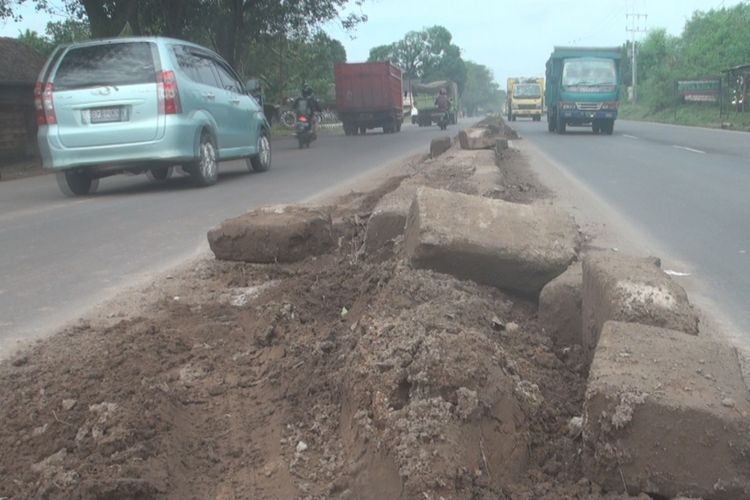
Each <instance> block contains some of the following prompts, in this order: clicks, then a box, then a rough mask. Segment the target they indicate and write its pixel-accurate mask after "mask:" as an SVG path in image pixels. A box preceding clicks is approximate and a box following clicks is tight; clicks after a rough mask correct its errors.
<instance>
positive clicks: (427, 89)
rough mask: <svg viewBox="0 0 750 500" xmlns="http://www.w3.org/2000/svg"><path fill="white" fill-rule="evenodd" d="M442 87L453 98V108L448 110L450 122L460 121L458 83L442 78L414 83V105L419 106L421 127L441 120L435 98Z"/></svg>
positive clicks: (418, 118) (418, 120) (412, 87)
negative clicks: (436, 80) (440, 79)
mask: <svg viewBox="0 0 750 500" xmlns="http://www.w3.org/2000/svg"><path fill="white" fill-rule="evenodd" d="M440 89H445V90H446V91H447V92H448V97H450V99H451V103H452V105H451V109H450V111H449V112H448V115H449V119H448V123H449V124H451V125H455V124H456V123H458V109H459V97H458V85H457V84H456V82H451V81H448V80H442V81H438V82H431V83H414V84H412V86H411V91H412V96H413V101H414V106H415V107H416V108H417V113H418V114H417V124H419V126H420V127H429V126H430V125H432V124H433V123H438V121H439V120H440V112H439V111H438V110H437V108H436V107H435V98H436V97H437V95H438V94H439V93H440Z"/></svg>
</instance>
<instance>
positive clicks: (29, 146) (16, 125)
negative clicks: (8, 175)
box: [0, 37, 44, 163]
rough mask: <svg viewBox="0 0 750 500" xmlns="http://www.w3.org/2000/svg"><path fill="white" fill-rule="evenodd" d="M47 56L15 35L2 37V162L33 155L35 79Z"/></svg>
mask: <svg viewBox="0 0 750 500" xmlns="http://www.w3.org/2000/svg"><path fill="white" fill-rule="evenodd" d="M43 65H44V58H43V57H42V56H40V55H39V54H37V53H36V51H34V50H33V49H31V48H29V47H27V46H26V45H24V44H22V43H20V42H18V41H17V40H15V39H13V38H3V37H0V163H6V162H8V161H12V160H16V159H19V158H24V157H29V156H34V155H35V154H36V152H37V147H36V120H35V118H34V83H35V82H36V79H37V76H38V75H39V71H41V69H42V66H43Z"/></svg>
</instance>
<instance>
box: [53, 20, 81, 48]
mask: <svg viewBox="0 0 750 500" xmlns="http://www.w3.org/2000/svg"><path fill="white" fill-rule="evenodd" d="M45 33H46V34H47V38H48V39H49V40H50V42H51V43H52V44H53V45H55V46H56V45H60V44H61V43H71V42H77V41H81V40H87V39H89V38H91V27H90V26H89V23H88V21H86V20H78V19H74V18H69V19H66V20H65V21H55V22H49V23H47V28H46V29H45Z"/></svg>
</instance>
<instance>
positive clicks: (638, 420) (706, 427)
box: [583, 321, 750, 498]
mask: <svg viewBox="0 0 750 500" xmlns="http://www.w3.org/2000/svg"><path fill="white" fill-rule="evenodd" d="M583 438H584V457H583V458H584V460H583V464H584V473H585V474H586V477H588V478H589V479H591V480H592V481H594V482H596V483H598V484H600V485H602V486H603V487H604V488H605V489H606V490H609V491H618V492H623V490H624V489H625V488H626V486H625V485H627V490H628V492H629V493H630V494H634V495H635V494H638V493H641V492H645V493H649V494H651V495H658V496H659V497H662V498H672V497H675V496H678V495H685V496H691V497H703V498H748V497H750V402H749V401H748V396H747V391H746V388H745V386H744V383H743V380H742V375H741V373H740V367H739V363H738V359H737V355H736V352H735V350H734V349H733V348H732V347H731V346H729V345H726V344H723V343H719V342H714V341H711V340H707V339H704V338H701V337H695V336H689V335H685V334H684V333H682V332H678V331H674V330H667V329H663V328H657V327H653V326H646V325H641V324H636V323H622V322H614V321H609V322H607V323H605V324H604V327H603V329H602V334H601V338H600V340H599V345H598V347H597V349H596V354H595V356H594V362H593V364H592V365H591V371H590V373H589V380H588V387H587V390H586V400H585V404H584V430H583Z"/></svg>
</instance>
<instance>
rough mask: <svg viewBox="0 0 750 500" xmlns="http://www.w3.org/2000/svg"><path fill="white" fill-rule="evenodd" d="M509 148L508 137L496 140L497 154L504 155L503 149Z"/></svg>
mask: <svg viewBox="0 0 750 500" xmlns="http://www.w3.org/2000/svg"><path fill="white" fill-rule="evenodd" d="M506 149H508V139H505V138H500V139H497V140H496V141H495V154H496V155H498V156H502V154H503V151H505V150H506Z"/></svg>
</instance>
